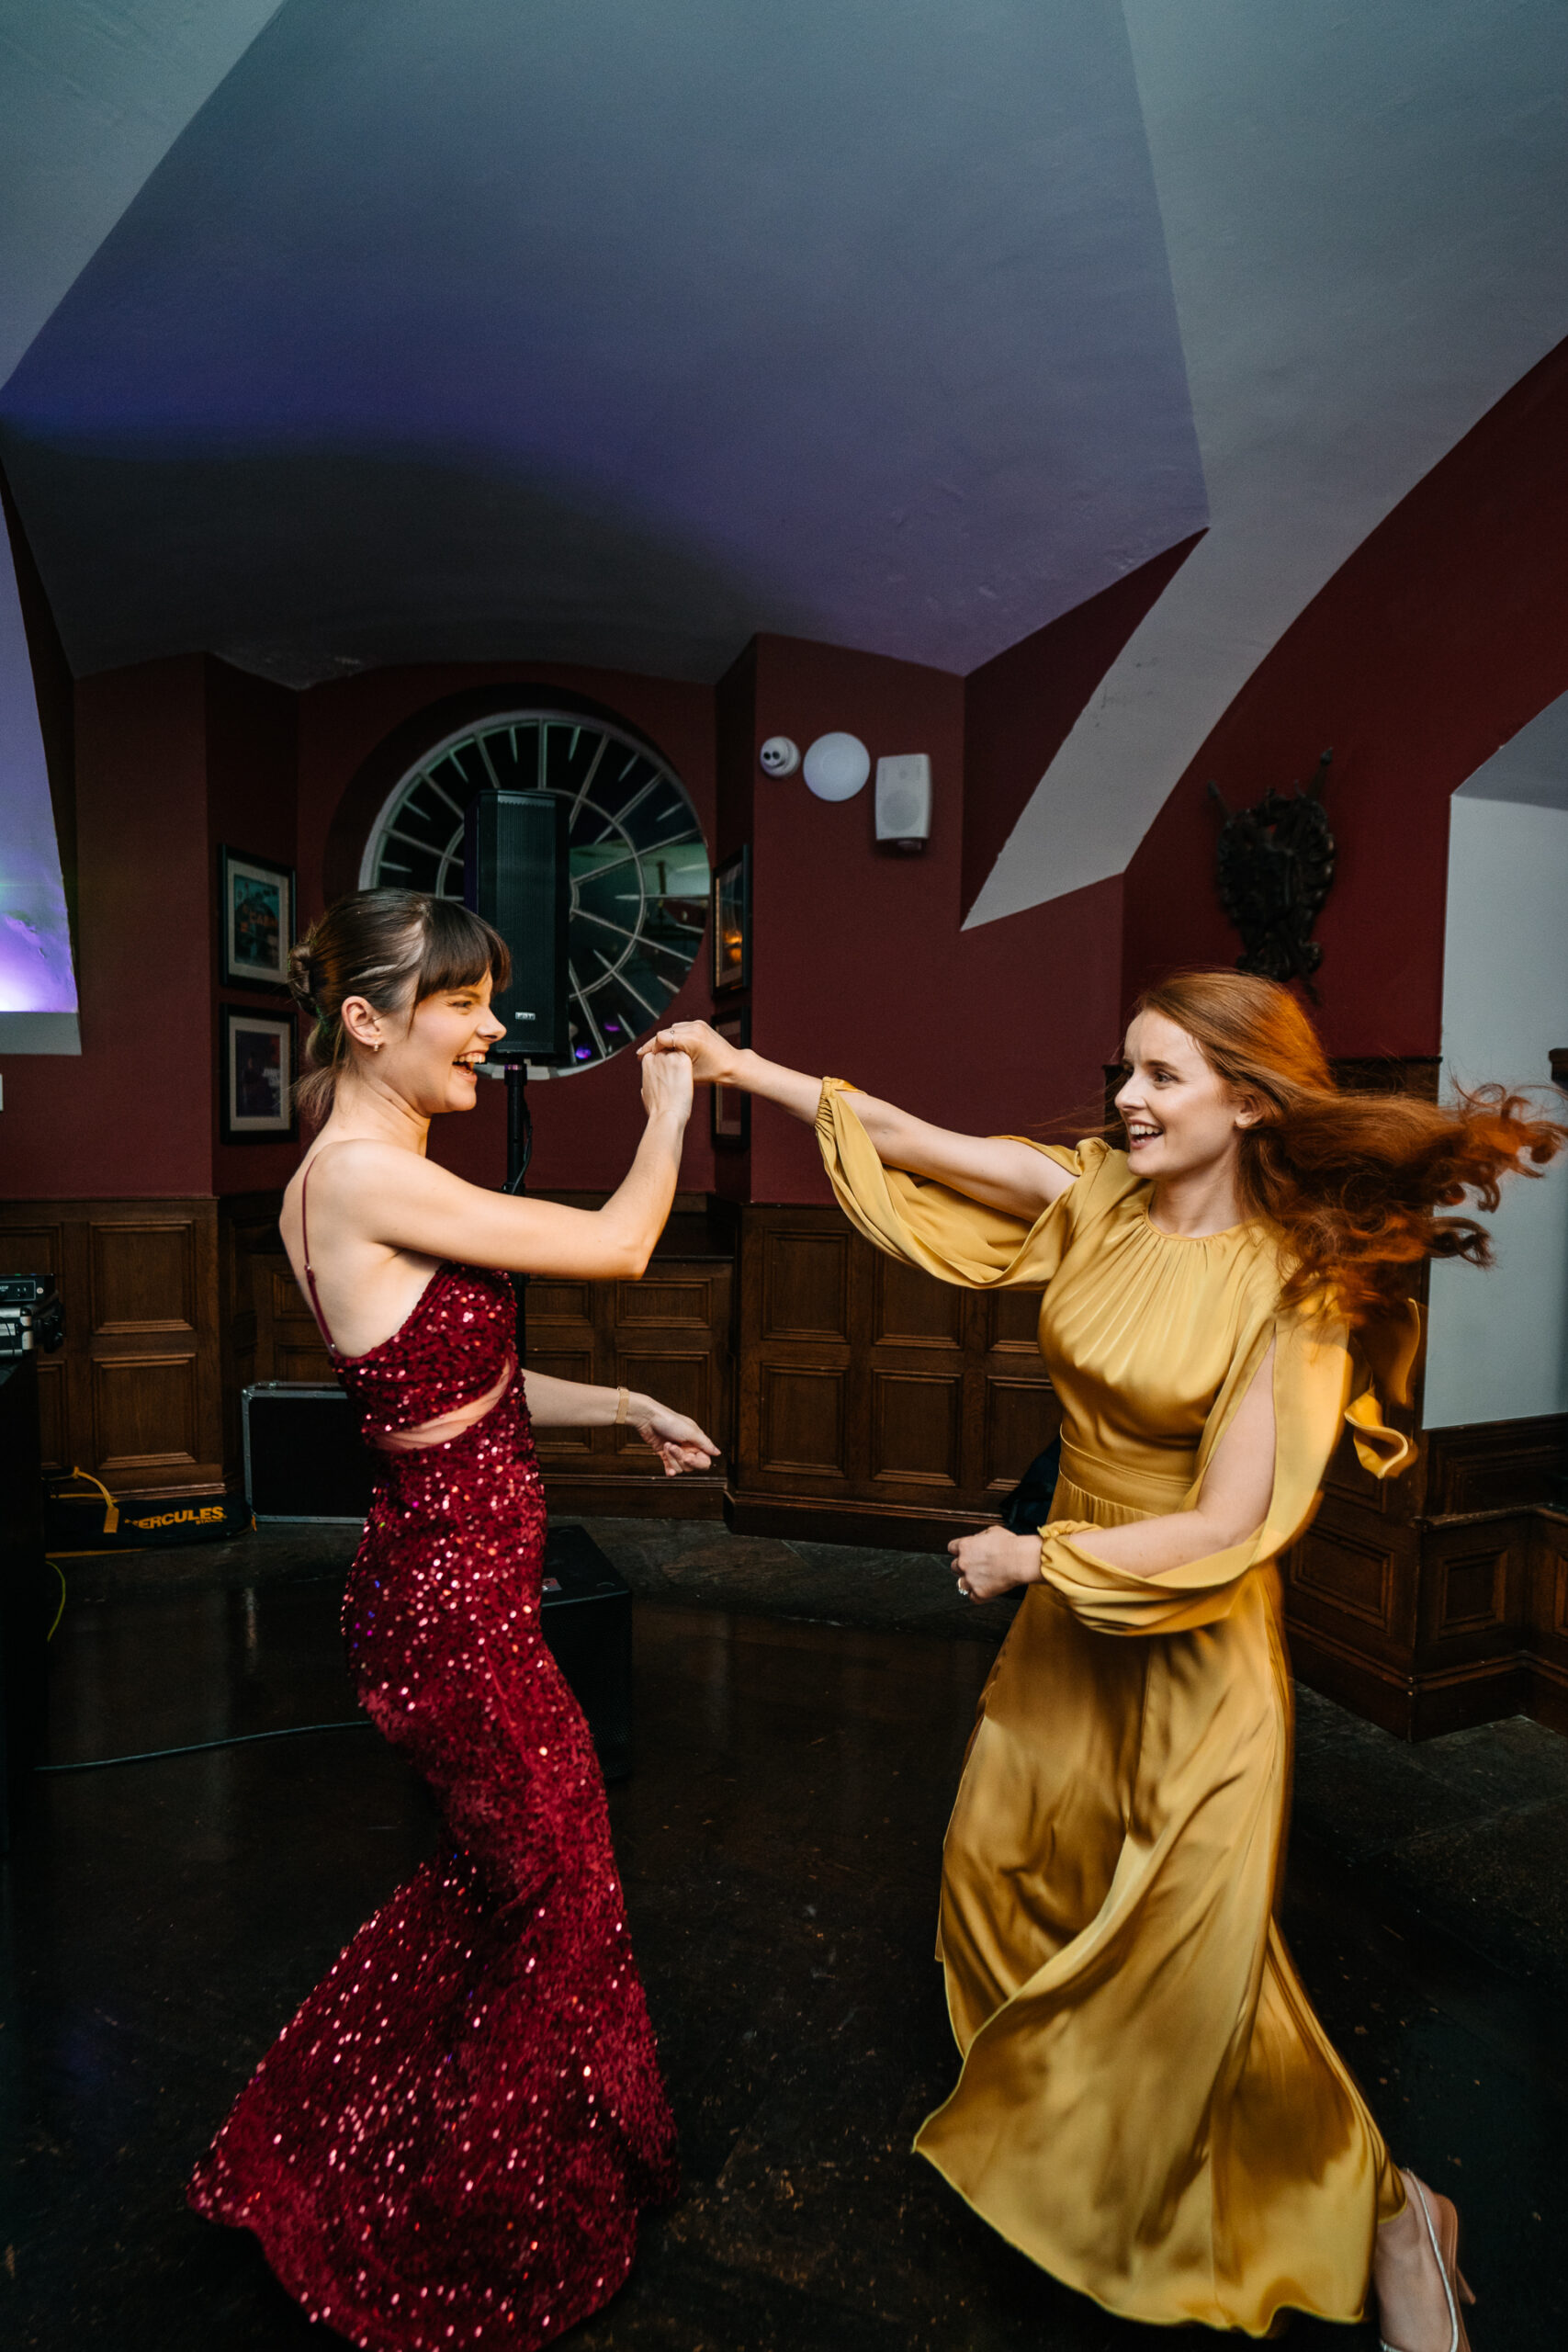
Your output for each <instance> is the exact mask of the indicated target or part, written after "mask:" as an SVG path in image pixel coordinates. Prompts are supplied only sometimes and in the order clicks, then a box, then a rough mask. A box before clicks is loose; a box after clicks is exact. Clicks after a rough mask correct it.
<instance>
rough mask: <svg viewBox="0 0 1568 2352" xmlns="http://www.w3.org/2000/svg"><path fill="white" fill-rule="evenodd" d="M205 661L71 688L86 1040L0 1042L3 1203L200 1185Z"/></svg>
mask: <svg viewBox="0 0 1568 2352" xmlns="http://www.w3.org/2000/svg"><path fill="white" fill-rule="evenodd" d="M205 670H206V664H205V663H204V662H202V661H201V659H200V658H199V657H197V656H193V657H191V658H190V659H188V660H184V661H177V662H150V663H148V664H146V665H145V666H143V667H141V668H138V669H135V670H118V671H111V672H108V673H106V674H105V675H103V676H100V677H96V678H90V679H87V680H85V681H84V682H83V683H82V684H80V685H79V686H78V687H77V690H76V701H75V736H76V835H77V907H78V924H77V935H78V944H79V950H80V952H79V956H78V964H77V989H78V995H79V1000H80V1007H81V1023H82V1048H83V1049H82V1052H81V1054H80V1055H79V1056H77V1055H71V1054H58V1055H57V1054H50V1055H17V1056H11V1057H7V1059H6V1110H5V1119H4V1136H3V1141H4V1168H3V1171H0V1183H3V1185H4V1191H5V1195H6V1198H7V1199H9V1200H35V1199H45V1200H47V1199H71V1198H73V1197H85V1198H93V1197H95V1196H96V1197H98V1198H104V1197H113V1196H116V1195H119V1194H130V1195H145V1194H152V1193H205V1192H208V1191H209V1190H210V1189H211V1175H212V1148H211V1136H212V1106H213V1098H214V1076H215V1072H214V1053H215V1046H214V1012H213V986H212V946H211V942H212V898H213V891H212V889H211V888H209V853H208V822H207V716H206V695H205V690H204V687H205Z"/></svg>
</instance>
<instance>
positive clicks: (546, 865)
mask: <svg viewBox="0 0 1568 2352" xmlns="http://www.w3.org/2000/svg"><path fill="white" fill-rule="evenodd" d="M567 824H568V811H567V804H566V802H565V801H564V800H563V799H562V798H561V797H560V795H559V794H558V793H554V792H491V791H485V792H480V793H479V794H478V795H476V797H474V799H472V800H471V801H470V802H469V803H468V814H467V816H466V817H465V818H464V820H463V897H464V899H466V901H467V902H468V905H469V906H470V907H472V909H473V910H474V912H475V913H476V914H479V915H482V916H483V917H484V919H485V921H486V922H488V923H491V924H492V925H493V926H494V928H495V929H496V930H497V931H499V932H500V933H501V935H502V939H504V940H505V942H506V944H507V946H508V948H509V949H510V951H511V955H512V978H511V982H510V984H509V985H508V986H507V988H506V989H504V990H503V991H502V993H501V995H499V996H498V997H497V998H496V1000H495V1003H494V1012H495V1017H496V1019H497V1020H498V1021H504V1022H505V1023H506V1035H505V1036H504V1037H503V1038H502V1041H501V1043H500V1044H499V1045H498V1046H491V1049H490V1054H489V1056H488V1058H489V1059H490V1060H491V1061H504V1062H513V1061H517V1062H546V1063H551V1064H554V1063H558V1062H564V1061H566V1060H568V1059H569V1058H570V1054H571V1029H570V1018H569V1016H570V994H569V986H568V972H567V918H568V914H569V912H570V896H571V869H570V856H569V854H568V849H567Z"/></svg>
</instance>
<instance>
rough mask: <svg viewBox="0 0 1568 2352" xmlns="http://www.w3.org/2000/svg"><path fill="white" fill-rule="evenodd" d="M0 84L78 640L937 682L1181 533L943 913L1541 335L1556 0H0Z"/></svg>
mask: <svg viewBox="0 0 1568 2352" xmlns="http://www.w3.org/2000/svg"><path fill="white" fill-rule="evenodd" d="M0 96H3V98H4V103H5V107H6V119H7V121H8V123H9V124H10V125H11V126H12V132H11V135H10V138H9V141H8V161H7V164H6V166H5V167H4V168H5V171H6V180H5V182H4V186H5V187H6V200H5V202H4V204H3V205H0V277H4V279H5V281H6V285H7V288H8V289H9V290H8V293H7V297H6V308H5V309H4V310H0V330H3V332H0V379H3V378H6V376H7V375H8V380H6V381H5V382H4V388H3V390H0V454H3V456H4V459H5V463H6V469H7V472H8V473H9V475H10V477H11V480H12V482H13V486H14V488H15V491H16V493H17V501H18V504H19V506H20V509H21V513H22V516H23V519H24V522H25V524H26V526H27V528H28V535H29V538H30V539H31V541H32V543H33V547H34V550H35V553H36V555H37V558H38V561H39V569H40V571H41V572H42V574H43V577H44V580H45V582H46V584H47V586H48V588H49V591H50V594H51V601H52V603H53V605H54V607H55V611H56V615H57V617H58V619H59V621H60V624H61V628H62V634H63V635H64V638H65V640H66V644H67V649H68V651H69V652H70V655H71V658H72V660H73V664H74V665H75V666H76V667H77V668H78V669H79V670H88V669H93V668H96V667H101V666H105V665H107V664H111V663H115V662H128V661H134V660H139V659H142V658H146V657H148V656H150V655H152V654H156V653H164V652H172V651H176V650H191V649H194V648H197V647H206V648H209V649H210V650H216V651H219V652H221V653H223V654H224V655H226V656H227V657H228V658H229V659H231V660H232V661H235V662H240V663H241V664H242V665H243V666H247V667H251V668H253V669H256V670H259V671H261V672H263V673H266V674H270V675H274V676H276V677H279V678H283V679H285V680H288V681H291V682H294V683H305V682H307V681H310V680H311V679H315V678H320V677H322V676H326V675H330V674H333V673H334V672H336V671H338V670H341V669H346V668H355V667H358V666H361V665H363V664H367V663H374V662H387V661H394V660H406V659H416V658H443V657H446V658H451V657H468V658H501V659H509V658H513V657H514V656H532V657H533V658H536V659H544V658H547V657H550V656H554V657H555V658H558V659H577V660H588V661H594V662H604V663H621V664H624V665H626V666H630V667H637V668H643V669H649V670H657V671H663V672H667V673H679V674H685V675H696V676H712V675H714V674H716V673H717V671H718V670H720V669H721V668H722V667H723V666H724V665H725V663H726V662H728V660H729V659H731V658H732V657H733V655H734V653H735V652H736V651H737V650H739V646H740V645H741V644H742V643H743V642H744V640H745V639H746V638H747V637H748V636H750V634H751V633H752V632H753V631H754V630H756V629H758V628H783V629H788V630H792V631H795V632H798V633H801V634H805V635H810V636H817V637H820V638H824V639H829V640H832V641H835V642H838V643H840V644H847V645H853V646H858V647H863V648H864V649H866V650H875V651H882V652H888V653H895V654H899V655H901V656H903V657H904V658H907V659H913V660H919V661H925V662H933V663H935V664H938V665H939V666H941V667H943V668H946V669H950V670H953V671H958V672H965V673H966V672H968V671H970V670H972V669H974V668H976V666H978V664H980V663H981V662H985V661H986V660H987V659H988V658H989V657H990V656H992V655H994V654H995V653H997V652H998V651H999V650H1002V649H1003V648H1005V647H1007V646H1010V645H1012V644H1014V643H1016V642H1017V641H1018V640H1019V639H1021V638H1022V637H1024V636H1026V635H1028V634H1029V633H1030V632H1032V631H1033V630H1036V629H1038V628H1041V627H1042V626H1043V624H1044V623H1045V622H1047V621H1049V620H1051V619H1053V618H1055V617H1056V616H1059V615H1060V614H1062V613H1063V612H1065V611H1067V610H1069V609H1071V608H1072V607H1073V606H1075V605H1077V604H1078V603H1080V602H1082V601H1083V600H1084V599H1086V598H1087V597H1089V596H1090V595H1091V594H1095V593H1096V592H1097V591H1099V590H1100V589H1102V588H1104V587H1105V586H1106V585H1107V584H1108V583H1109V582H1111V581H1114V580H1117V579H1120V578H1122V576H1123V575H1124V574H1126V573H1128V572H1131V571H1134V570H1135V569H1136V568H1137V567H1138V566H1140V565H1142V564H1145V563H1146V562H1148V561H1149V560H1150V559H1152V558H1154V557H1156V556H1157V555H1159V554H1160V553H1161V552H1162V551H1164V550H1166V549H1168V548H1173V547H1174V546H1176V545H1177V543H1178V542H1179V541H1181V540H1182V539H1184V538H1186V537H1189V536H1190V535H1191V534H1192V533H1194V532H1195V531H1201V529H1202V526H1204V524H1205V522H1207V523H1208V524H1209V526H1210V527H1209V528H1208V531H1207V534H1206V536H1205V537H1201V540H1200V542H1199V544H1198V546H1197V547H1196V548H1195V550H1194V551H1193V552H1192V554H1191V555H1190V557H1189V558H1188V560H1186V561H1185V563H1183V564H1182V565H1181V566H1180V567H1179V569H1178V570H1177V571H1176V572H1175V574H1174V576H1173V577H1172V578H1171V580H1170V581H1169V582H1168V584H1167V585H1166V586H1165V587H1164V589H1163V592H1162V593H1161V594H1159V596H1158V598H1157V600H1156V603H1155V604H1154V605H1153V608H1152V610H1151V611H1150V612H1149V613H1148V616H1147V617H1146V618H1145V621H1144V622H1143V623H1142V625H1141V626H1140V628H1138V629H1137V630H1136V631H1135V632H1134V636H1133V637H1132V639H1130V641H1129V642H1128V644H1127V647H1126V649H1125V650H1124V652H1123V653H1122V656H1121V658H1120V659H1119V660H1118V661H1117V662H1114V663H1113V664H1112V666H1111V670H1110V672H1109V673H1108V674H1107V675H1106V677H1105V679H1104V680H1103V682H1102V684H1101V685H1100V689H1099V691H1098V692H1097V693H1096V694H1095V695H1093V696H1092V697H1091V700H1090V703H1089V707H1088V708H1087V709H1086V710H1085V712H1084V714H1083V716H1082V718H1080V720H1079V722H1078V724H1077V727H1076V728H1075V729H1073V730H1072V732H1071V733H1070V734H1069V736H1068V738H1067V740H1066V742H1065V743H1064V745H1063V747H1062V750H1061V752H1060V753H1059V754H1058V755H1057V756H1056V758H1055V760H1054V761H1053V762H1052V763H1051V766H1050V768H1049V770H1048V772H1047V773H1046V775H1044V777H1043V780H1042V782H1041V785H1040V786H1039V787H1038V789H1037V790H1036V792H1035V794H1034V796H1033V798H1032V801H1031V802H1030V804H1029V806H1028V807H1027V808H1026V809H1025V811H1024V814H1023V816H1022V818H1021V820H1020V822H1019V824H1018V826H1017V827H1016V829H1015V831H1014V832H1013V834H1012V836H1011V838H1010V840H1009V841H1008V842H1007V843H1006V845H1005V847H1004V848H1003V849H1002V851H1001V853H1000V854H999V856H998V859H997V861H996V864H995V866H994V868H993V870H992V872H991V875H990V878H989V880H988V882H987V884H986V886H985V888H983V889H982V891H981V893H980V896H979V899H977V901H976V907H975V910H974V912H973V914H972V916H971V921H986V920H989V919H991V918H993V917H996V916H998V915H1001V914H1005V913H1008V912H1011V911H1014V910H1018V909H1021V908H1023V907H1026V906H1029V905H1033V904H1037V903H1039V902H1040V901H1041V900H1043V899H1048V898H1051V897H1055V896H1057V895H1060V894H1062V893H1064V892H1066V891H1067V890H1070V889H1073V888H1077V887H1079V886H1080V885H1081V884H1083V883H1086V882H1090V881H1094V880H1097V879H1100V878H1101V877H1103V876H1107V875H1111V874H1115V873H1117V872H1120V871H1121V870H1122V867H1123V866H1124V865H1125V864H1126V862H1127V859H1128V858H1129V856H1130V855H1131V854H1132V852H1133V850H1134V848H1135V846H1136V844H1137V842H1138V841H1139V839H1140V838H1141V837H1142V835H1143V833H1144V832H1145V830H1146V828H1147V826H1148V823H1149V821H1150V820H1151V818H1152V817H1153V815H1154V813H1155V811H1156V810H1157V809H1158V808H1159V806H1160V805H1161V803H1162V801H1163V800H1164V799H1165V797H1166V796H1167V794H1168V791H1169V789H1170V787H1171V786H1172V785H1173V784H1174V782H1175V781H1176V779H1177V778H1178V777H1179V775H1181V774H1182V772H1183V771H1184V769H1185V768H1186V766H1187V765H1188V763H1190V760H1191V759H1192V757H1193V756H1194V754H1195V753H1196V752H1197V751H1198V750H1199V749H1200V748H1201V745H1202V743H1203V742H1204V741H1205V740H1206V738H1207V736H1208V734H1209V733H1210V732H1211V730H1212V729H1213V726H1214V724H1215V722H1216V721H1217V720H1218V718H1220V717H1221V716H1222V714H1223V713H1224V710H1225V708H1226V707H1228V706H1229V704H1230V703H1231V702H1232V701H1233V700H1234V698H1235V695H1236V693H1237V691H1238V689H1239V688H1240V686H1241V685H1242V684H1244V683H1245V681H1246V679H1247V676H1248V675H1249V674H1250V673H1251V672H1252V671H1253V670H1254V669H1255V668H1256V666H1257V664H1258V662H1259V660H1260V659H1261V658H1262V657H1263V655H1264V654H1266V653H1267V652H1268V650H1269V647H1270V646H1271V645H1273V644H1274V643H1275V642H1276V641H1277V640H1278V639H1279V638H1280V635H1281V633H1282V632H1283V630H1284V629H1285V628H1287V627H1288V626H1289V624H1290V623H1291V621H1292V620H1293V619H1294V618H1295V616H1297V615H1298V614H1299V613H1300V612H1301V611H1302V609H1303V606H1304V605H1306V604H1307V603H1308V602H1310V600H1311V599H1312V597H1313V596H1314V594H1316V593H1317V592H1318V591H1319V590H1320V589H1321V588H1322V587H1323V585H1324V584H1325V582H1326V581H1327V580H1328V579H1329V578H1330V577H1331V576H1332V574H1333V573H1334V572H1335V571H1337V569H1338V567H1339V566H1340V565H1341V564H1342V563H1343V562H1344V561H1345V560H1346V559H1347V558H1348V555H1349V554H1350V553H1351V552H1352V550H1353V549H1354V548H1356V547H1357V546H1358V545H1359V543H1360V542H1361V541H1362V540H1363V539H1364V538H1365V537H1366V536H1367V534H1368V533H1369V531H1370V530H1371V528H1372V527H1373V526H1375V525H1376V524H1377V523H1378V522H1379V521H1380V520H1381V519H1382V517H1383V516H1384V515H1387V514H1388V513H1389V512H1390V510H1391V509H1392V508H1393V506H1394V505H1395V504H1396V503H1398V502H1399V501H1400V500H1401V499H1402V498H1403V497H1404V495H1405V494H1406V492H1408V491H1409V490H1410V488H1411V487H1412V485H1413V484H1414V483H1415V482H1416V481H1417V480H1418V479H1419V478H1420V477H1421V476H1422V475H1423V474H1424V473H1426V472H1427V470H1428V469H1430V468H1431V466H1432V465H1433V464H1434V463H1435V462H1436V461H1437V459H1438V458H1439V457H1441V456H1442V454H1443V453H1444V451H1445V450H1447V449H1448V448H1450V447H1451V446H1452V445H1453V443H1454V442H1455V441H1457V440H1458V439H1459V438H1460V437H1461V435H1463V434H1464V433H1465V432H1466V431H1468V430H1469V428H1470V427H1471V426H1472V424H1474V423H1475V422H1476V420H1477V419H1478V418H1479V417H1480V416H1481V415H1482V414H1483V413H1484V412H1485V411H1486V410H1487V409H1488V408H1489V407H1490V406H1491V405H1492V404H1493V403H1494V402H1495V401H1496V400H1497V399H1499V398H1500V396H1501V395H1502V394H1503V393H1504V392H1505V391H1506V390H1507V388H1508V386H1509V385H1510V384H1511V383H1513V382H1515V381H1516V380H1517V378H1518V377H1519V376H1520V375H1521V374H1523V373H1524V372H1525V370H1526V369H1527V368H1529V367H1530V366H1531V365H1532V364H1533V363H1534V362H1535V361H1536V360H1538V359H1539V358H1540V356H1542V354H1543V353H1544V352H1545V351H1547V350H1548V349H1550V348H1551V347H1552V346H1553V345H1555V344H1556V343H1558V342H1559V341H1560V340H1561V339H1562V337H1563V335H1564V334H1568V120H1565V110H1568V9H1565V8H1564V7H1563V6H1562V0H1368V5H1366V6H1362V7H1360V8H1357V9H1347V8H1346V7H1345V6H1343V0H1181V6H1171V5H1170V0H770V6H768V7H767V8H766V9H760V8H756V7H751V6H737V5H736V4H735V0H659V6H656V7H653V8H649V7H648V6H647V5H646V0H446V6H443V7H441V8H440V9H434V8H432V7H431V6H429V5H428V0H283V5H282V6H280V7H276V9H275V8H274V7H273V6H270V5H268V0H162V5H160V0H7V5H6V8H5V11H4V15H3V16H0ZM6 338H8V340H7V339H6Z"/></svg>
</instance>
